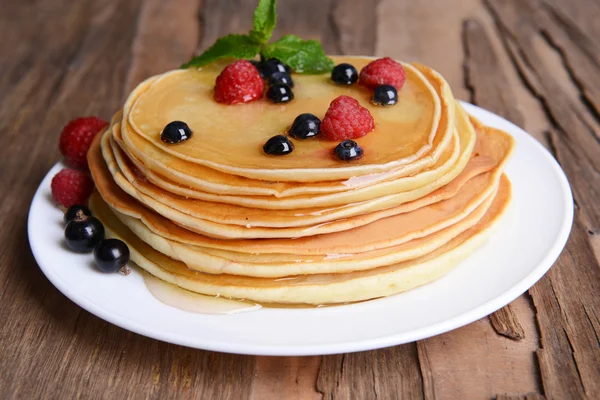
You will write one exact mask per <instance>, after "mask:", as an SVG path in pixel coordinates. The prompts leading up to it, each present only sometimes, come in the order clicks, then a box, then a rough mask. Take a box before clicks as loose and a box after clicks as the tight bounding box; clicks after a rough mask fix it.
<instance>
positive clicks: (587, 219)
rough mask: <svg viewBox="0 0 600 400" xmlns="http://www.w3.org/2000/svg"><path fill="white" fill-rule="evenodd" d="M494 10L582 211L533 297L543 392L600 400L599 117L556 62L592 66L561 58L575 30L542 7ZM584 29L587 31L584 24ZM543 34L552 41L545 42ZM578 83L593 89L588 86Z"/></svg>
mask: <svg viewBox="0 0 600 400" xmlns="http://www.w3.org/2000/svg"><path fill="white" fill-rule="evenodd" d="M487 4H488V6H489V8H490V10H491V11H492V13H493V15H494V17H495V18H496V21H497V24H498V27H499V32H500V33H501V34H502V35H503V38H504V41H505V44H506V48H507V50H508V51H509V53H510V54H511V57H512V59H513V61H514V64H515V67H516V68H517V69H518V70H519V72H520V74H521V77H522V79H523V80H524V82H525V84H526V85H527V86H528V87H529V89H530V90H531V91H532V93H533V94H534V95H535V96H537V97H538V98H539V99H540V101H541V102H542V103H543V105H544V106H545V107H546V110H547V113H548V116H549V118H550V120H551V122H552V124H553V125H554V127H553V128H552V129H551V131H550V138H551V140H552V147H553V149H554V152H555V155H556V157H557V159H558V161H559V162H560V163H561V165H562V166H563V168H564V169H565V172H566V173H567V175H568V177H569V179H570V181H571V184H572V187H573V192H574V197H575V201H576V202H577V204H579V205H580V207H578V208H577V209H576V213H575V222H574V226H573V231H572V233H571V238H570V240H569V243H568V245H567V249H566V251H564V252H563V254H562V255H561V257H560V258H559V260H558V261H557V263H556V264H555V266H554V267H553V268H552V269H551V270H550V272H549V273H548V274H547V275H546V276H545V277H544V278H543V279H542V280H541V281H540V282H539V283H538V284H537V285H535V286H534V287H533V288H532V289H531V290H530V294H531V296H532V299H533V303H534V305H535V308H536V312H537V321H538V326H539V329H540V334H541V338H540V341H541V349H539V350H538V351H537V357H538V361H539V365H540V372H541V376H542V384H543V387H544V393H545V394H546V395H547V397H548V398H582V397H584V396H588V397H590V398H596V397H598V396H600V392H599V385H598V380H597V379H594V378H592V377H597V376H598V374H599V373H600V371H599V368H600V367H599V366H598V363H597V360H598V359H600V346H598V343H599V342H598V337H599V336H600V335H599V334H598V325H597V324H595V323H594V322H593V321H594V320H595V319H597V318H596V314H597V311H596V310H598V296H597V289H595V288H597V287H599V286H600V265H599V263H598V259H597V258H596V256H595V254H594V252H593V249H592V246H591V244H590V241H589V235H588V231H591V232H594V231H595V230H597V229H598V226H599V224H598V221H600V219H599V218H600V211H599V209H598V207H597V204H596V203H595V202H594V201H593V200H591V199H592V198H594V197H597V195H596V193H597V191H598V190H600V187H599V186H600V185H598V184H597V183H594V182H598V160H599V158H598V156H599V155H600V143H599V142H598V140H597V139H596V136H597V135H598V132H597V125H596V121H595V115H593V112H592V115H590V109H589V108H588V107H587V105H586V104H584V103H582V102H581V100H580V99H578V98H577V96H573V95H572V94H571V93H570V92H571V91H572V90H581V89H580V87H578V86H577V84H576V83H574V82H573V81H572V79H571V76H570V75H569V74H568V73H567V74H566V77H565V75H562V74H560V73H558V74H557V69H559V68H560V67H559V66H560V64H559V63H556V62H555V60H556V58H557V57H558V59H561V60H562V62H563V65H564V66H566V68H567V70H568V69H571V73H572V74H573V75H576V74H578V73H580V74H584V73H589V70H583V69H580V68H584V69H585V68H589V67H590V65H591V63H582V64H581V65H579V64H577V63H576V62H574V61H573V60H570V61H569V59H568V57H569V55H570V56H572V57H574V58H575V59H581V54H578V53H576V52H574V51H573V47H574V46H577V45H575V44H573V45H571V47H570V49H571V50H570V51H569V52H566V51H565V52H562V53H561V52H560V51H558V52H557V49H556V47H555V46H554V45H553V44H554V43H558V42H560V43H563V45H564V40H566V37H568V34H569V32H570V31H568V30H567V31H564V29H566V28H565V26H564V24H563V25H562V26H559V25H557V24H554V25H552V24H553V21H552V20H551V18H552V17H553V16H552V15H549V14H548V13H549V11H548V8H545V7H540V3H539V2H536V1H526V2H522V1H519V2H517V1H509V0H504V1H495V2H491V1H488V2H487ZM563 22H564V21H563ZM581 25H582V26H583V25H585V24H584V23H583V22H582V23H581ZM561 29H563V31H561ZM570 29H571V30H576V29H577V27H576V26H573V27H571V28H570ZM540 31H544V32H545V35H546V36H545V37H540ZM554 41H556V42H554ZM579 45H581V44H579ZM556 53H558V54H556ZM563 68H564V67H563ZM582 71H583V72H582ZM567 72H569V71H567ZM596 73H597V72H596ZM579 84H580V85H582V86H581V87H586V83H585V82H579ZM591 92H592V93H593V91H591ZM590 311H591V312H590ZM590 315H591V318H590ZM592 360H595V362H593V361H592Z"/></svg>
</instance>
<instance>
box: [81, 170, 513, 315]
mask: <svg viewBox="0 0 600 400" xmlns="http://www.w3.org/2000/svg"><path fill="white" fill-rule="evenodd" d="M502 182H503V184H502V185H501V186H500V188H499V190H498V193H497V195H496V197H495V198H494V200H493V202H492V205H491V206H490V208H489V210H488V211H487V213H486V214H485V216H484V217H483V218H482V219H481V220H480V221H479V222H478V223H477V224H476V225H475V226H473V227H472V228H470V229H467V230H466V231H464V232H463V233H461V234H459V235H457V236H456V237H455V238H453V239H452V240H450V241H449V242H447V243H446V244H445V245H443V246H441V247H439V248H438V249H437V250H435V251H433V252H431V253H429V254H427V255H425V256H423V257H419V258H416V259H414V260H410V261H405V262H401V263H397V264H392V265H389V266H385V267H380V268H374V269H370V270H367V271H355V272H349V273H338V274H315V275H302V276H293V277H286V278H283V279H282V278H276V279H273V278H255V277H244V276H236V275H228V274H220V275H212V274H206V273H202V272H198V271H194V270H190V269H188V268H187V267H186V265H185V264H183V263H182V262H180V261H176V260H173V259H171V258H169V257H167V256H165V255H163V254H162V253H160V252H158V251H156V250H154V249H153V248H152V247H151V246H149V245H148V244H146V243H144V242H143V241H142V240H141V239H139V238H138V237H137V236H136V235H135V234H133V233H132V232H131V230H129V229H128V228H127V227H126V226H125V225H123V224H122V223H121V222H120V221H119V219H118V218H117V217H116V216H115V215H114V214H112V213H111V212H110V209H109V208H108V207H98V205H97V204H96V202H94V203H93V204H91V206H92V209H93V211H94V213H95V214H96V215H98V216H99V218H101V220H102V221H103V223H104V224H105V228H106V232H107V236H108V237H116V238H119V239H121V240H123V241H124V242H125V243H127V245H128V246H129V249H130V251H131V259H132V261H133V262H135V263H136V264H137V265H139V266H140V267H141V268H142V269H144V270H145V271H147V272H149V273H150V274H152V275H154V276H156V277H158V278H160V279H162V280H165V281H167V282H169V283H173V284H176V285H178V286H180V287H182V288H184V289H187V290H190V291H193V292H197V293H202V294H206V295H211V296H223V297H227V298H237V299H247V300H252V301H257V302H264V303H280V304H286V303H293V304H336V303H344V302H351V301H361V300H368V299H372V298H377V297H382V296H389V295H393V294H396V293H399V292H402V291H405V290H409V289H412V288H414V287H417V286H420V285H423V284H425V283H428V282H431V281H433V280H435V279H437V278H439V277H441V276H443V275H445V274H446V273H447V272H448V271H450V270H451V269H452V268H453V267H454V266H456V265H457V264H458V263H459V262H460V261H461V260H463V259H464V258H465V257H466V256H468V255H469V254H470V253H471V252H472V251H474V250H475V249H476V248H477V247H478V246H479V245H481V244H482V243H483V242H484V241H485V239H486V238H487V235H488V234H489V230H490V227H491V226H492V225H493V223H494V222H495V221H496V220H497V219H498V218H499V217H500V216H501V215H502V213H503V212H504V210H505V209H506V206H507V204H508V202H509V199H510V196H511V192H510V184H509V183H508V180H503V181H502ZM482 267H484V266H482Z"/></svg>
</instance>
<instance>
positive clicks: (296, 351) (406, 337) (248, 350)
mask: <svg viewBox="0 0 600 400" xmlns="http://www.w3.org/2000/svg"><path fill="white" fill-rule="evenodd" d="M461 104H462V105H463V106H464V107H465V108H466V110H467V112H473V111H474V113H475V114H479V115H483V116H484V117H487V118H490V119H495V120H501V121H502V122H503V123H506V124H508V126H510V127H511V129H512V130H515V131H518V132H519V133H520V134H521V135H520V137H519V139H521V136H522V139H523V140H525V141H528V142H529V143H530V144H532V145H533V146H534V147H536V148H537V149H538V150H539V151H540V153H541V155H542V156H543V157H544V158H545V159H546V161H548V164H549V165H550V166H551V168H552V175H554V177H555V178H557V180H558V183H559V186H560V188H561V193H562V195H563V197H564V198H563V200H565V204H571V207H566V210H565V213H564V214H563V218H562V222H561V225H560V229H559V234H558V235H557V237H556V238H555V241H554V243H553V244H552V246H551V248H550V250H549V251H548V252H547V253H546V254H545V256H544V257H543V258H542V259H541V261H540V262H539V263H538V265H537V266H536V267H535V268H534V269H533V270H532V271H531V272H530V273H529V274H527V275H526V276H525V277H524V278H522V279H521V280H520V281H519V282H518V283H516V284H515V285H513V286H512V287H510V288H508V289H507V290H505V291H504V292H502V293H500V294H499V295H497V296H496V297H494V298H492V299H490V300H488V301H486V302H483V303H481V304H479V305H477V306H475V307H473V308H471V309H469V310H468V311H466V312H462V313H460V314H459V315H455V316H453V317H449V318H447V319H445V320H443V321H440V322H436V323H432V324H429V325H427V326H424V327H421V328H416V329H413V330H411V331H409V332H399V333H395V334H386V335H383V336H377V337H372V338H368V339H358V340H357V339H353V340H346V341H340V342H336V343H320V344H294V345H290V344H270V345H264V344H252V345H249V344H245V343H242V344H238V342H230V341H220V340H214V339H202V337H201V336H198V337H196V338H195V340H192V339H191V338H189V337H188V336H187V335H181V334H178V333H175V332H163V331H157V330H155V329H154V328H152V327H148V326H147V325H145V324H143V323H141V322H138V321H136V320H132V319H128V318H124V317H122V316H121V315H118V314H114V313H111V312H110V310H107V309H106V308H104V307H102V306H100V305H98V304H97V303H95V302H92V301H90V300H88V299H87V298H86V297H83V296H80V295H78V294H77V293H75V291H73V290H72V289H71V288H70V287H69V286H68V285H66V284H64V283H63V281H62V280H61V279H60V277H59V276H58V275H57V274H56V273H55V272H54V271H53V269H52V267H50V266H48V265H46V262H45V261H42V260H44V257H43V256H42V254H41V250H40V249H39V247H38V245H37V244H36V242H35V240H32V239H31V238H32V236H33V234H32V231H33V224H34V221H33V218H32V210H33V209H34V206H35V203H36V200H37V199H39V198H40V197H43V196H42V192H43V191H45V190H46V189H47V188H45V187H44V185H43V183H44V182H46V181H47V179H48V176H49V172H50V171H52V170H53V169H55V168H56V167H57V166H59V165H60V164H61V162H60V161H59V162H58V163H56V164H55V165H53V166H52V168H50V170H49V171H48V173H46V175H45V176H44V178H43V179H42V181H41V182H40V185H39V186H38V188H37V189H36V191H35V194H34V195H33V198H32V200H31V204H30V207H29V211H28V218H27V235H28V241H29V244H30V248H31V251H32V253H33V256H34V258H35V260H36V263H37V264H38V266H39V267H40V269H41V270H42V273H43V274H44V275H45V276H46V277H47V279H48V280H49V281H50V282H51V283H52V285H54V286H55V287H56V288H57V289H58V290H59V291H60V292H61V293H62V294H63V295H65V296H66V297H67V298H68V299H69V300H71V301H72V302H73V303H75V304H77V305H78V306H79V307H81V308H83V309H84V310H87V311H88V312H90V313H92V314H93V315H95V316H97V317H98V318H101V319H103V320H104V321H107V322H109V323H111V324H114V325H116V326H119V327H121V328H123V329H126V330H128V331H131V332H134V333H137V334H140V335H143V336H146V337H150V338H153V339H156V340H160V341H163V342H167V343H173V344H177V345H182V346H186V347H191V348H197V349H203V350H209V351H217V352H225V353H233V354H244V355H264V356H309V355H328V354H339V353H348V352H356V351H367V350H373V349H378V348H384V347H389V346H394V345H400V344H404V343H410V342H414V341H416V340H422V339H425V338H428V337H431V336H434V335H439V334H442V333H445V332H448V331H451V330H454V329H457V328H459V327H461V326H465V325H467V324H470V323H472V322H474V321H477V320H478V319H481V318H483V317H485V316H487V315H489V314H491V313H493V312H495V311H497V310H498V309H500V308H502V307H503V306H505V305H506V304H509V303H510V302H512V301H513V300H515V299H516V298H517V297H519V296H520V295H521V294H523V293H524V292H525V291H527V290H528V289H529V288H530V287H532V286H533V285H534V284H535V283H536V282H537V281H538V280H539V279H541V278H542V277H543V276H544V275H545V274H546V272H547V271H548V270H549V269H550V268H551V267H552V265H553V264H554V262H555V261H556V260H557V259H558V257H559V256H560V254H561V253H562V251H563V249H564V247H565V245H566V243H567V240H568V238H569V235H570V232H571V228H572V224H573V217H574V208H573V195H572V191H571V187H570V185H569V182H568V179H567V177H566V175H565V173H564V171H563V170H562V168H561V167H560V165H559V163H558V161H557V160H556V159H555V158H554V157H553V156H552V155H551V153H550V152H549V151H548V150H547V149H546V148H545V147H544V146H542V144H541V143H539V142H538V141H537V140H536V139H534V138H533V137H532V136H531V135H530V134H529V133H527V132H526V131H525V130H523V129H521V128H520V127H518V126H517V125H515V124H513V123H512V122H510V121H508V120H506V119H505V118H503V117H501V116H499V115H497V114H494V113H492V112H491V111H488V110H485V109H483V108H481V107H478V106H475V105H473V104H470V103H467V102H463V101H461ZM476 117H478V118H479V116H477V115H476ZM40 261H42V262H40ZM441 279H443V277H442V278H441ZM341 307H344V306H341ZM289 311H290V312H296V311H299V310H292V309H291V310H289ZM301 311H303V312H310V310H301ZM199 339H201V340H199Z"/></svg>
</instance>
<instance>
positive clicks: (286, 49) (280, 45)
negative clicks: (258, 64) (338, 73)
mask: <svg viewBox="0 0 600 400" xmlns="http://www.w3.org/2000/svg"><path fill="white" fill-rule="evenodd" d="M261 54H262V55H263V56H264V57H265V58H271V57H273V58H278V59H279V60H281V61H283V62H284V63H286V64H287V65H289V66H290V67H291V68H292V69H293V70H294V71H296V72H298V73H300V74H322V73H324V72H328V71H331V69H332V68H333V67H334V63H333V60H332V59H331V58H329V57H327V55H326V54H325V52H324V51H323V48H322V47H321V43H319V42H317V41H316V40H302V39H300V38H299V37H298V36H295V35H285V36H283V37H282V38H281V39H279V40H278V41H276V42H274V43H271V44H267V45H265V46H263V49H262V53H261Z"/></svg>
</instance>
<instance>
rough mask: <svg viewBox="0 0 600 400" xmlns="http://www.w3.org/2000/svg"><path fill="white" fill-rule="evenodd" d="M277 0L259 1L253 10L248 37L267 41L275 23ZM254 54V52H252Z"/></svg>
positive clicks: (262, 41)
mask: <svg viewBox="0 0 600 400" xmlns="http://www.w3.org/2000/svg"><path fill="white" fill-rule="evenodd" d="M276 9H277V0H266V1H263V0H261V1H259V2H258V6H256V10H254V18H253V19H252V22H253V26H252V30H251V31H250V37H251V38H253V39H254V40H256V41H257V42H259V43H267V42H268V41H269V39H271V35H273V30H274V29H275V25H277V11H276ZM254 55H256V53H254Z"/></svg>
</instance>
